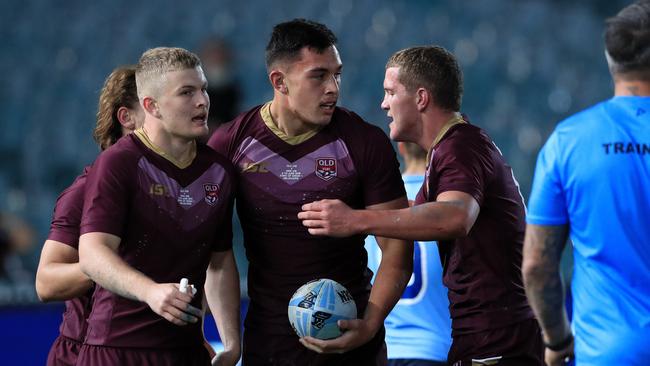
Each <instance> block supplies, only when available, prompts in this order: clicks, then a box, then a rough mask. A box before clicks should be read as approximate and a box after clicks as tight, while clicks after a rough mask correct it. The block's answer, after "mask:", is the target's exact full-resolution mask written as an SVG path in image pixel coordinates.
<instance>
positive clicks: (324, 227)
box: [298, 200, 358, 237]
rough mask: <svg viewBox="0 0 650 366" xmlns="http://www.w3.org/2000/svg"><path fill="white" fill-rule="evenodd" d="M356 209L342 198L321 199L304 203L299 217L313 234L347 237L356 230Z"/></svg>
mask: <svg viewBox="0 0 650 366" xmlns="http://www.w3.org/2000/svg"><path fill="white" fill-rule="evenodd" d="M353 213H354V210H353V209H351V208H350V207H348V206H347V205H346V204H345V203H343V202H341V201H340V200H321V201H315V202H312V203H307V204H304V205H302V212H299V213H298V218H299V219H300V220H302V224H303V225H304V226H306V227H307V228H308V229H307V230H308V231H309V233H310V234H312V235H327V236H334V237H346V236H351V235H355V234H358V233H357V232H355V229H354V227H353V226H352V224H354V222H355V221H354V220H353V219H352V216H353Z"/></svg>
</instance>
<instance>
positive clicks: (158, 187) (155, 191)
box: [149, 183, 167, 196]
mask: <svg viewBox="0 0 650 366" xmlns="http://www.w3.org/2000/svg"><path fill="white" fill-rule="evenodd" d="M149 194H150V195H152V196H167V187H165V186H164V185H162V184H158V183H152V184H151V186H149Z"/></svg>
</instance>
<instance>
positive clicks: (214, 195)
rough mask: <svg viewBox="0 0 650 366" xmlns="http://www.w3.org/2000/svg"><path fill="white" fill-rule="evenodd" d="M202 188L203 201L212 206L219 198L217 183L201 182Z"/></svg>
mask: <svg viewBox="0 0 650 366" xmlns="http://www.w3.org/2000/svg"><path fill="white" fill-rule="evenodd" d="M203 189H204V190H205V202H206V203H207V204H208V205H210V206H213V205H214V204H215V203H217V200H219V191H220V190H221V189H220V188H219V185H218V184H214V183H205V184H203Z"/></svg>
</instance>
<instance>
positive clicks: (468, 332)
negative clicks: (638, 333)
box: [299, 46, 543, 366]
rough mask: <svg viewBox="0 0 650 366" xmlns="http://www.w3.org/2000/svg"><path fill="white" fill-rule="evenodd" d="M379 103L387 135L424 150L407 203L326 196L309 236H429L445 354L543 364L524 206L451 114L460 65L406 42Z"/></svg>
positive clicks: (496, 157) (497, 158)
mask: <svg viewBox="0 0 650 366" xmlns="http://www.w3.org/2000/svg"><path fill="white" fill-rule="evenodd" d="M384 91H385V96H384V100H383V102H382V104H381V107H382V108H383V109H385V110H386V111H387V112H388V116H389V117H391V118H392V119H393V121H392V122H391V123H390V125H389V127H390V136H391V138H392V139H394V140H397V141H411V142H415V143H417V144H418V145H420V146H421V147H422V148H424V149H427V151H428V152H429V156H428V159H427V160H428V167H427V172H426V175H425V183H424V185H423V187H422V190H421V191H420V194H418V197H417V198H416V201H415V204H416V205H415V206H414V207H412V208H407V209H402V210H382V211H372V210H354V209H350V208H349V207H348V206H346V205H345V204H344V203H342V202H340V201H334V200H326V201H319V202H314V203H310V204H306V205H305V206H303V210H304V211H305V212H301V213H300V214H299V217H300V218H301V219H302V220H303V223H304V224H305V226H307V227H308V228H309V232H310V233H312V234H314V235H319V236H320V235H328V236H349V235H358V234H375V235H383V236H389V237H397V238H403V239H415V240H437V241H438V243H439V250H440V256H441V259H442V263H443V271H444V272H443V276H444V277H443V282H444V284H445V285H446V286H447V288H448V289H449V302H450V315H451V318H452V337H453V341H452V345H451V349H450V350H449V355H448V359H447V362H448V363H449V364H451V365H454V366H464V365H471V364H472V363H473V362H477V363H479V364H498V365H517V366H526V365H535V366H538V365H539V366H541V365H543V359H542V358H543V344H542V338H541V333H540V329H539V327H538V325H537V322H536V320H535V318H534V316H533V312H532V310H531V308H530V306H529V305H528V302H527V300H526V294H525V292H524V287H523V282H522V275H521V262H522V245H523V240H524V229H525V207H524V203H523V199H522V197H521V194H520V192H519V187H518V184H517V182H516V180H515V179H514V176H513V173H512V169H511V168H510V166H509V165H508V164H507V163H506V161H505V159H504V158H503V156H502V155H501V153H500V151H499V149H498V148H497V147H496V146H495V145H494V143H493V142H492V140H491V139H490V137H489V136H488V135H487V133H486V132H485V131H483V130H482V129H481V128H479V127H477V126H475V125H472V124H470V123H469V122H467V121H466V120H465V119H464V118H463V117H462V116H461V115H460V102H461V95H462V74H461V71H460V68H459V66H458V63H457V62H456V59H455V57H454V56H453V55H452V54H451V53H449V52H448V51H446V50H445V49H444V48H442V47H438V46H425V47H412V48H407V49H405V50H402V51H399V52H397V53H395V54H394V55H393V56H392V57H391V58H390V59H389V61H388V63H387V65H386V75H385V78H384Z"/></svg>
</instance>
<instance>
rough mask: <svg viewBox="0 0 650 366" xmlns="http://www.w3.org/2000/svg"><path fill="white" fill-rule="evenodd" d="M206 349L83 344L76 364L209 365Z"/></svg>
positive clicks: (200, 347) (200, 346)
mask: <svg viewBox="0 0 650 366" xmlns="http://www.w3.org/2000/svg"><path fill="white" fill-rule="evenodd" d="M210 361H211V360H210V355H209V354H208V350H207V349H206V348H205V347H204V346H203V345H202V344H201V345H198V346H197V347H187V348H173V349H168V348H167V349H158V348H126V347H106V346H91V345H87V344H84V345H83V346H82V347H81V352H79V358H78V359H77V365H79V366H84V365H88V366H91V365H93V366H95V365H107V366H108V365H116V366H117V365H120V366H121V365H125V366H126V365H137V366H175V365H180V366H210Z"/></svg>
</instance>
